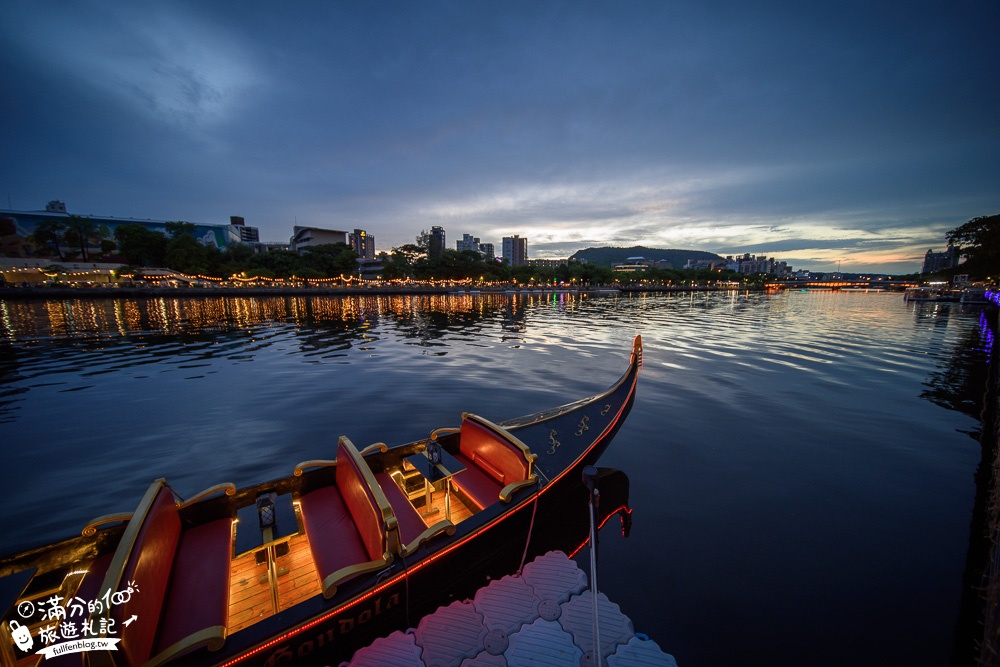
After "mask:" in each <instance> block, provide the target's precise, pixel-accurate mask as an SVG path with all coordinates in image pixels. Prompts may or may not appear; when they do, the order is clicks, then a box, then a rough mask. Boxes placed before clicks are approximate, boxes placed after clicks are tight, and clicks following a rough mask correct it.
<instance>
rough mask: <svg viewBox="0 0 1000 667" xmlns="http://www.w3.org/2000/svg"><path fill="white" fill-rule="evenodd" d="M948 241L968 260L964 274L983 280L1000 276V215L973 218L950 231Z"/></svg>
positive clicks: (963, 268) (964, 267) (962, 269)
mask: <svg viewBox="0 0 1000 667" xmlns="http://www.w3.org/2000/svg"><path fill="white" fill-rule="evenodd" d="M947 239H948V244H949V245H953V246H955V247H956V248H957V249H958V250H959V252H961V253H963V254H964V255H965V256H966V258H967V259H966V262H965V264H964V265H962V268H961V269H960V270H961V272H962V273H968V274H970V275H974V276H977V277H982V278H985V277H987V276H997V275H1000V215H987V216H980V217H978V218H973V219H972V220H969V221H968V222H967V223H965V224H964V225H962V226H961V227H956V228H955V229H952V230H951V231H949V232H948V234H947Z"/></svg>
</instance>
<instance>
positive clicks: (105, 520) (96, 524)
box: [81, 512, 132, 537]
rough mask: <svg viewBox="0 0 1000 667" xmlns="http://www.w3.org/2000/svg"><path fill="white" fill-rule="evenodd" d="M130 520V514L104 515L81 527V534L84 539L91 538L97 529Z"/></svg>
mask: <svg viewBox="0 0 1000 667" xmlns="http://www.w3.org/2000/svg"><path fill="white" fill-rule="evenodd" d="M131 518H132V512H116V513H115V514H105V515H104V516H99V517H97V518H96V519H92V520H91V521H90V523H88V524H87V525H86V526H84V527H83V530H82V531H81V534H82V535H83V536H84V537H91V536H93V535H94V534H96V533H97V529H98V528H100V527H101V526H104V525H106V524H109V523H122V522H123V521H128V520H129V519H131Z"/></svg>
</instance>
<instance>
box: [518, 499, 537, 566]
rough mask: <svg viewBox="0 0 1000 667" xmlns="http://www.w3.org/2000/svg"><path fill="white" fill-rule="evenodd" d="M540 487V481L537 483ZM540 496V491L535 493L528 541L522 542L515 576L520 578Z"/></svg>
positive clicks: (526, 557)
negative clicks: (521, 551)
mask: <svg viewBox="0 0 1000 667" xmlns="http://www.w3.org/2000/svg"><path fill="white" fill-rule="evenodd" d="M538 485H539V486H541V481H539V482H538ZM539 495H541V493H540V490H536V491H535V503H534V506H533V507H532V508H531V523H530V524H528V539H526V540H525V541H524V553H522V554H521V566H520V567H518V568H517V576H521V573H523V572H524V561H526V560H527V559H528V546H529V545H530V544H531V534H532V533H533V532H534V531H535V513H536V512H538V496H539Z"/></svg>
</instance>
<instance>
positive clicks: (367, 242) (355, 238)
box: [350, 229, 375, 260]
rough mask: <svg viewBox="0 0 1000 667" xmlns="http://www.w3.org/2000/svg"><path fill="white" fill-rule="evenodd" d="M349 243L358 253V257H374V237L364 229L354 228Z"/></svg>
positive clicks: (372, 258)
mask: <svg viewBox="0 0 1000 667" xmlns="http://www.w3.org/2000/svg"><path fill="white" fill-rule="evenodd" d="M350 245H351V247H352V248H353V249H354V252H356V253H358V259H371V260H374V259H375V237H374V236H372V235H371V234H369V233H368V232H366V231H365V230H363V229H355V230H354V233H353V234H351V243H350Z"/></svg>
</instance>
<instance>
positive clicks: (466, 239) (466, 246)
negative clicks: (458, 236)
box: [455, 234, 479, 252]
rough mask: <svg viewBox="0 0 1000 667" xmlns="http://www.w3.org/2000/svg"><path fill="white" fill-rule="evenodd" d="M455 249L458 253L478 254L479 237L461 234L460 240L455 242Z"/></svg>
mask: <svg viewBox="0 0 1000 667" xmlns="http://www.w3.org/2000/svg"><path fill="white" fill-rule="evenodd" d="M455 248H456V249H457V250H458V251H459V252H464V251H466V250H472V251H473V252H479V237H478V236H473V235H472V234H462V240H460V241H455Z"/></svg>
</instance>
